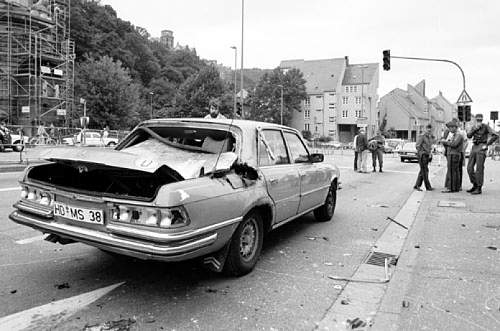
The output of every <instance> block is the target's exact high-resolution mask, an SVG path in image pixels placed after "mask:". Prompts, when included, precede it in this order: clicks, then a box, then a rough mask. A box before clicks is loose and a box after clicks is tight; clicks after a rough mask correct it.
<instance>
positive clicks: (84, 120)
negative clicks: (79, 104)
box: [80, 116, 90, 128]
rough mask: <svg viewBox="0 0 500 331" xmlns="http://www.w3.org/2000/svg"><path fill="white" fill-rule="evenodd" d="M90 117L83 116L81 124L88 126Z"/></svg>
mask: <svg viewBox="0 0 500 331" xmlns="http://www.w3.org/2000/svg"><path fill="white" fill-rule="evenodd" d="M89 120H90V119H89V117H88V116H83V117H80V124H81V126H82V127H83V128H85V127H87V124H89Z"/></svg>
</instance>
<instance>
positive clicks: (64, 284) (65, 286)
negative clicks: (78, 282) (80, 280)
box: [54, 283, 70, 290]
mask: <svg viewBox="0 0 500 331" xmlns="http://www.w3.org/2000/svg"><path fill="white" fill-rule="evenodd" d="M54 287H55V288H57V289H58V290H62V289H65V288H70V286H69V284H68V283H62V284H56V285H54Z"/></svg>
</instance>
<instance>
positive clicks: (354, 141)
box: [352, 134, 359, 171]
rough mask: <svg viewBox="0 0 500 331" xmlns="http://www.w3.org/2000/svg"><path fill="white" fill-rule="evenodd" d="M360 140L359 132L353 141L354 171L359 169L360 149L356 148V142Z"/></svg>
mask: <svg viewBox="0 0 500 331" xmlns="http://www.w3.org/2000/svg"><path fill="white" fill-rule="evenodd" d="M357 141H358V134H356V135H355V136H354V140H353V142H352V147H353V148H354V171H358V157H359V155H358V154H359V153H358V149H357V148H356V144H357Z"/></svg>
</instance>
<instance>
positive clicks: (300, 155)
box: [284, 131, 330, 213]
mask: <svg viewBox="0 0 500 331" xmlns="http://www.w3.org/2000/svg"><path fill="white" fill-rule="evenodd" d="M284 136H285V140H286V143H287V145H288V149H289V151H290V158H291V163H293V164H295V165H296V168H297V171H298V172H299V176H300V204H299V211H298V212H299V213H302V212H305V211H307V210H310V209H312V208H314V207H318V205H321V204H323V203H324V201H325V198H326V194H327V193H328V188H329V187H330V182H329V181H330V178H329V174H328V171H327V170H326V169H325V168H324V167H322V166H321V164H320V163H312V162H311V161H310V156H309V152H308V151H307V148H306V146H305V145H304V143H303V141H302V139H300V137H299V136H298V135H297V134H296V133H295V132H289V131H285V132H284Z"/></svg>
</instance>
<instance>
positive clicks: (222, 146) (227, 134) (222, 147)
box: [211, 114, 236, 178]
mask: <svg viewBox="0 0 500 331" xmlns="http://www.w3.org/2000/svg"><path fill="white" fill-rule="evenodd" d="M235 117H236V114H234V115H233V118H232V119H231V122H230V123H229V127H228V129H227V131H226V136H225V137H224V140H223V143H222V145H221V147H220V151H219V154H218V155H217V159H216V160H215V164H214V167H213V169H212V174H211V177H212V178H213V177H214V175H215V169H217V163H219V159H220V156H221V154H222V151H223V150H224V145H226V139H227V137H228V136H229V132H231V128H232V126H233V122H234V118H235ZM227 146H229V144H227ZM227 146H226V148H227Z"/></svg>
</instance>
